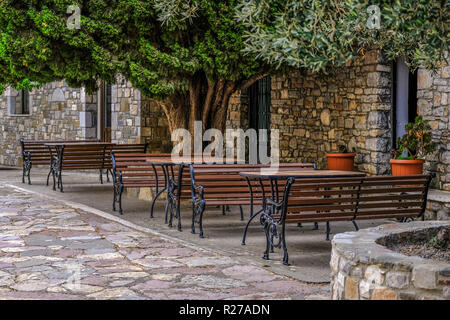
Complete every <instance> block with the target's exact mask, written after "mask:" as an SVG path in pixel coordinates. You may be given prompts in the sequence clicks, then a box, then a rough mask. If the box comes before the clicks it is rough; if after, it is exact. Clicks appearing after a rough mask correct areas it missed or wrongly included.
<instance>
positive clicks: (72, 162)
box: [47, 142, 113, 192]
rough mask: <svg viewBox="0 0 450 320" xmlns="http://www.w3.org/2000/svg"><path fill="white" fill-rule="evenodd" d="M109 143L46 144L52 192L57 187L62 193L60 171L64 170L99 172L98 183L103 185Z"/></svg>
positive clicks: (109, 151) (109, 149) (110, 146)
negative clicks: (48, 152)
mask: <svg viewBox="0 0 450 320" xmlns="http://www.w3.org/2000/svg"><path fill="white" fill-rule="evenodd" d="M112 146H113V145H112V144H111V143H103V142H89V143H58V144H53V143H50V144H47V147H48V149H49V151H50V153H51V166H50V173H51V174H52V176H53V190H56V184H55V182H56V180H57V186H58V188H59V190H60V191H61V192H64V189H63V181H62V171H66V170H72V171H73V170H76V171H80V170H91V169H97V170H99V172H100V183H102V184H103V170H104V169H105V159H106V155H107V154H109V153H111V149H112Z"/></svg>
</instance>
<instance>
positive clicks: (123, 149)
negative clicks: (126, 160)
mask: <svg viewBox="0 0 450 320" xmlns="http://www.w3.org/2000/svg"><path fill="white" fill-rule="evenodd" d="M147 147H148V143H130V144H115V145H113V147H112V150H111V152H110V153H108V154H107V155H106V158H105V169H106V179H107V181H108V182H109V173H111V176H113V173H112V170H113V164H112V157H111V155H112V154H113V153H146V152H147Z"/></svg>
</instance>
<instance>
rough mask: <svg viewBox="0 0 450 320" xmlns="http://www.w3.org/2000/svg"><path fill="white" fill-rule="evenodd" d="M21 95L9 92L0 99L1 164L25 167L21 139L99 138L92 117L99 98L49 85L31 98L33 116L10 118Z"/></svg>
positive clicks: (12, 91)
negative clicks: (13, 102)
mask: <svg viewBox="0 0 450 320" xmlns="http://www.w3.org/2000/svg"><path fill="white" fill-rule="evenodd" d="M18 94H19V93H18V91H16V90H14V89H12V88H8V89H7V90H6V91H5V93H4V94H3V95H1V96H0V129H1V137H0V164H3V165H11V166H16V165H21V160H22V159H21V156H20V155H21V148H20V140H21V139H45V140H53V139H55V140H56V139H90V138H95V137H96V129H95V127H93V126H92V123H91V122H92V114H90V113H91V112H92V113H96V112H97V111H96V110H97V109H96V105H97V101H96V97H95V96H90V95H88V94H86V93H85V92H84V89H80V88H78V89H73V88H70V87H68V86H67V85H66V83H65V82H64V81H60V82H52V83H47V84H45V85H43V86H42V88H39V89H34V90H33V91H31V92H30V95H29V97H30V98H29V108H30V114H28V115H9V114H8V107H9V106H8V103H9V102H10V101H11V100H12V99H11V97H16V96H18Z"/></svg>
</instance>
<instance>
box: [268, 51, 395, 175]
mask: <svg viewBox="0 0 450 320" xmlns="http://www.w3.org/2000/svg"><path fill="white" fill-rule="evenodd" d="M391 91H392V90H391V66H390V64H389V63H388V62H386V61H385V60H384V58H383V55H382V54H379V53H378V52H377V51H371V52H367V54H366V56H365V58H364V59H360V60H357V61H354V62H352V63H349V64H347V65H346V66H344V67H342V68H340V69H339V70H338V71H335V72H334V73H333V74H329V75H318V74H312V73H309V72H295V73H291V74H289V75H287V76H283V77H278V78H273V79H272V95H271V100H272V106H271V128H272V129H274V128H275V129H279V130H280V150H281V154H280V156H281V159H283V160H284V161H290V162H293V161H301V162H316V163H317V165H318V168H319V169H326V167H327V163H326V157H325V153H326V152H336V151H337V150H338V147H339V145H340V144H343V145H345V146H347V147H348V148H349V149H353V150H354V151H355V152H356V153H357V157H356V158H355V164H356V166H357V169H358V170H360V171H365V172H368V173H371V174H386V173H388V172H389V171H390V165H389V158H390V150H391V145H392V137H391V136H392V130H391V126H392V125H391V105H392V103H391Z"/></svg>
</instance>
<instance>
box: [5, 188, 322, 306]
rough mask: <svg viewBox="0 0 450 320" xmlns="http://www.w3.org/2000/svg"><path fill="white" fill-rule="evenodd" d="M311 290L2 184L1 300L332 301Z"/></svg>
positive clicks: (317, 287) (318, 289) (319, 287)
mask: <svg viewBox="0 0 450 320" xmlns="http://www.w3.org/2000/svg"><path fill="white" fill-rule="evenodd" d="M328 298H329V286H328V285H312V284H307V283H304V282H301V281H298V280H294V279H290V278H288V277H284V276H281V275H277V274H274V273H272V272H270V271H268V270H265V269H264V268H261V267H258V266H253V265H251V264H245V263H242V262H240V261H238V260H236V259H234V258H233V257H229V256H224V255H220V254H214V253H211V252H208V251H205V250H196V249H195V248H192V247H188V246H185V245H183V244H180V243H177V242H174V241H169V240H167V239H164V238H161V237H158V236H156V235H152V234H147V233H144V232H140V231H137V230H134V229H132V228H130V227H128V226H125V225H122V224H120V223H118V222H115V221H110V220H107V219H105V218H102V217H99V216H96V215H94V214H92V213H89V212H86V211H84V210H81V209H79V208H73V207H70V206H68V205H66V204H62V203H61V202H59V201H56V200H55V201H53V200H49V199H48V198H44V197H40V196H39V195H36V194H31V193H27V192H24V191H21V190H18V189H15V188H12V187H9V186H5V185H2V184H0V299H328Z"/></svg>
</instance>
